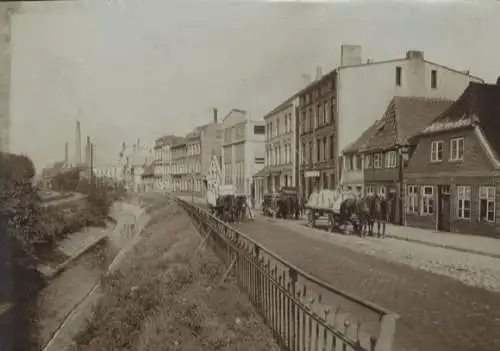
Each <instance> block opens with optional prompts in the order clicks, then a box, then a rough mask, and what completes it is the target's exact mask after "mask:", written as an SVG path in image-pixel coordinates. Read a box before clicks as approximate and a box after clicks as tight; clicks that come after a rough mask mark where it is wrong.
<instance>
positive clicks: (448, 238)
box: [273, 216, 500, 258]
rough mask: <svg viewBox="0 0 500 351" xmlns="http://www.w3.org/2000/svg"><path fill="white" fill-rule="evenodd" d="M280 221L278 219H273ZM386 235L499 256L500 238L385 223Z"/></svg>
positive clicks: (304, 221)
mask: <svg viewBox="0 0 500 351" xmlns="http://www.w3.org/2000/svg"><path fill="white" fill-rule="evenodd" d="M273 220H275V221H282V220H280V219H277V220H276V219H273ZM293 223H295V224H296V225H297V226H300V227H303V226H304V225H306V224H307V217H306V216H303V217H302V218H301V219H300V220H299V221H293ZM386 235H387V237H389V238H392V239H396V240H404V241H409V242H413V243H417V244H423V245H427V246H434V247H442V248H445V249H452V250H456V251H462V252H467V253H472V254H478V255H482V256H488V257H493V258H500V240H499V239H495V238H488V237H482V236H477V235H467V234H455V233H447V232H435V231H432V230H428V229H420V228H414V227H405V226H398V225H393V224H387V227H386Z"/></svg>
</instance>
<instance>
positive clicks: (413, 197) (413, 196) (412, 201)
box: [407, 185, 418, 213]
mask: <svg viewBox="0 0 500 351" xmlns="http://www.w3.org/2000/svg"><path fill="white" fill-rule="evenodd" d="M407 212H409V213H418V191H417V186H416V185H408V202H407Z"/></svg>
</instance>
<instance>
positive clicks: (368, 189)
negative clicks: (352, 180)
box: [366, 185, 375, 195]
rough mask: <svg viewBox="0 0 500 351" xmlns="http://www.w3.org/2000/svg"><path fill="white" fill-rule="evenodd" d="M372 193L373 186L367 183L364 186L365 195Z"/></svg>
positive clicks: (373, 192)
mask: <svg viewBox="0 0 500 351" xmlns="http://www.w3.org/2000/svg"><path fill="white" fill-rule="evenodd" d="M373 194H375V191H374V188H373V186H372V185H368V186H367V187H366V195H373Z"/></svg>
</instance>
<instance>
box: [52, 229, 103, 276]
mask: <svg viewBox="0 0 500 351" xmlns="http://www.w3.org/2000/svg"><path fill="white" fill-rule="evenodd" d="M107 240H108V236H107V235H104V236H101V237H100V238H97V239H96V240H94V241H93V242H91V243H90V244H89V245H87V246H85V247H84V248H83V249H81V250H80V251H78V252H77V253H76V254H74V255H73V256H71V257H70V258H68V259H67V260H66V261H64V262H63V263H61V264H59V265H57V266H56V268H55V269H54V271H53V272H52V273H51V274H49V275H47V276H46V278H47V279H54V278H56V277H57V276H58V275H60V274H61V273H62V272H64V271H65V270H66V269H67V268H68V266H69V265H71V264H72V263H73V262H74V261H76V260H77V259H79V258H80V257H82V256H83V255H84V254H86V253H87V252H89V251H90V250H92V249H93V248H94V247H96V246H97V245H99V244H100V243H102V242H104V241H107Z"/></svg>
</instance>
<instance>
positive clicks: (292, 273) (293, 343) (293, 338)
mask: <svg viewBox="0 0 500 351" xmlns="http://www.w3.org/2000/svg"><path fill="white" fill-rule="evenodd" d="M288 276H289V277H290V290H289V293H290V295H291V299H292V301H294V300H295V296H296V295H297V294H296V289H297V271H296V270H295V269H293V268H292V267H290V268H289V269H288ZM296 312H297V309H296V304H295V303H294V302H293V303H292V306H291V314H292V316H291V321H290V322H291V323H290V328H289V330H290V340H289V342H290V344H289V348H290V350H296V349H298V345H297V332H298V331H297V326H296V323H295V322H296V318H297V316H296Z"/></svg>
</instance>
